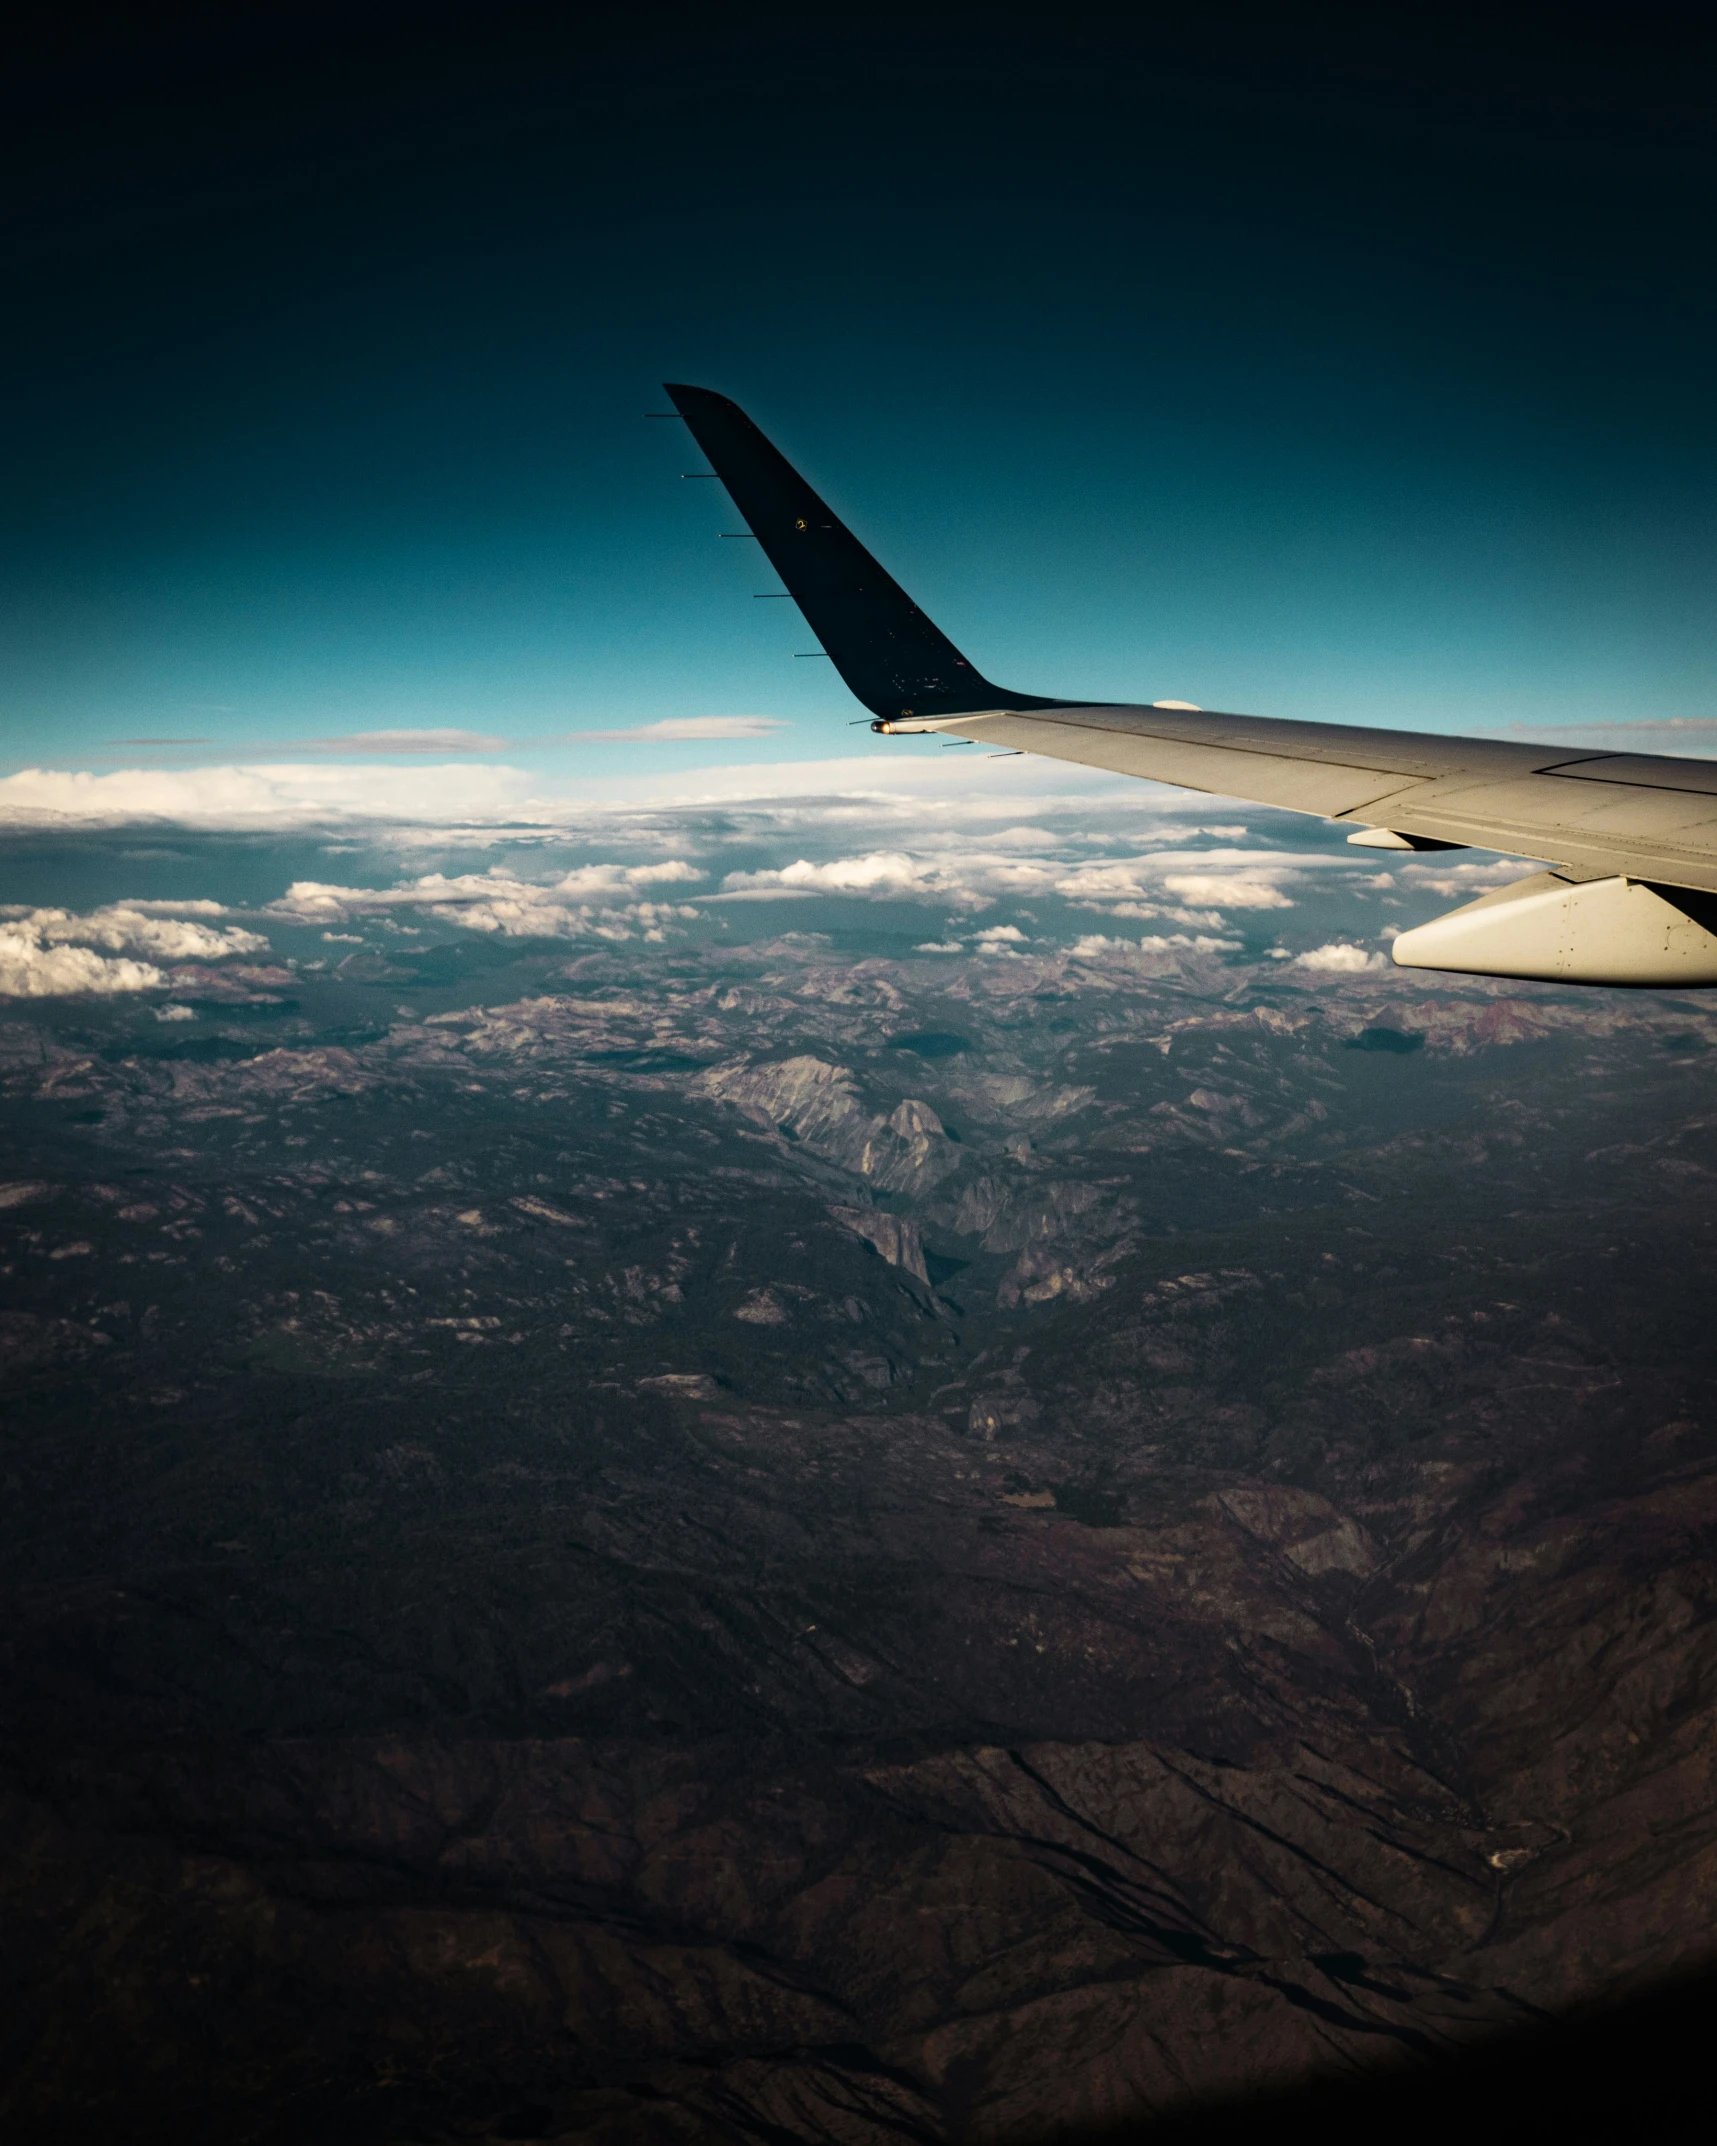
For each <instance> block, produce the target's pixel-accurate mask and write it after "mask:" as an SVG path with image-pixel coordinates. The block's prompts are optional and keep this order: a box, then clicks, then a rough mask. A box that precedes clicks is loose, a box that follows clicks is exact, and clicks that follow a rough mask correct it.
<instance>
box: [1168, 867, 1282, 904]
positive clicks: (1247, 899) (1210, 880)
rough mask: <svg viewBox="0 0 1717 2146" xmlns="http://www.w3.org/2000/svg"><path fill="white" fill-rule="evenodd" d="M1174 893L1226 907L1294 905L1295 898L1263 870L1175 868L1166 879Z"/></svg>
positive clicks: (1171, 891) (1189, 899)
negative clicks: (1247, 872) (1246, 872)
mask: <svg viewBox="0 0 1717 2146" xmlns="http://www.w3.org/2000/svg"><path fill="white" fill-rule="evenodd" d="M1163 885H1164V887H1166V888H1167V890H1168V891H1169V893H1170V894H1180V895H1184V896H1185V897H1186V899H1187V900H1188V901H1189V902H1209V903H1210V904H1212V905H1213V906H1216V905H1220V906H1221V907H1222V908H1224V909H1292V908H1293V906H1294V905H1293V902H1292V900H1291V899H1290V898H1289V897H1288V896H1287V895H1286V894H1284V893H1283V892H1282V890H1281V888H1280V887H1278V886H1276V885H1274V884H1273V883H1272V882H1271V881H1270V880H1269V879H1267V878H1266V877H1264V876H1263V874H1261V873H1260V874H1257V875H1254V876H1248V877H1245V878H1242V877H1241V876H1240V874H1238V873H1234V872H1229V873H1223V872H1171V873H1169V874H1168V875H1166V876H1165V878H1164V880H1163Z"/></svg>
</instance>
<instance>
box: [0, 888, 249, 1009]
mask: <svg viewBox="0 0 1717 2146" xmlns="http://www.w3.org/2000/svg"><path fill="white" fill-rule="evenodd" d="M224 914H225V911H224V910H223V909H222V907H221V905H220V903H219V902H207V901H197V902H114V903H110V904H109V905H108V906H107V907H106V908H103V909H95V910H91V911H90V912H89V913H88V914H87V915H83V916H79V915H77V914H75V913H74V912H73V911H71V910H69V909H24V908H20V907H16V906H14V907H9V908H6V909H0V997H4V998H61V997H65V996H69V995H72V994H79V993H94V994H97V995H100V996H111V995H112V994H114V993H116V992H125V991H157V990H160V989H161V988H162V987H163V986H164V985H165V984H166V982H167V978H166V977H165V976H164V975H163V974H162V972H161V970H160V969H159V968H158V967H157V966H156V965H155V961H152V960H149V959H147V958H144V959H139V958H137V957H139V956H144V957H147V956H149V955H153V956H155V957H156V959H157V960H160V961H223V960H226V959H228V958H229V957H230V956H232V955H234V954H258V953H266V952H267V951H268V941H267V940H266V939H264V938H262V937H261V936H260V935H259V934H258V933H256V932H254V931H243V930H241V929H240V928H239V927H238V926H237V925H227V926H224V927H223V926H215V925H210V924H208V923H206V922H202V921H199V920H200V919H204V918H208V917H211V916H222V915H224Z"/></svg>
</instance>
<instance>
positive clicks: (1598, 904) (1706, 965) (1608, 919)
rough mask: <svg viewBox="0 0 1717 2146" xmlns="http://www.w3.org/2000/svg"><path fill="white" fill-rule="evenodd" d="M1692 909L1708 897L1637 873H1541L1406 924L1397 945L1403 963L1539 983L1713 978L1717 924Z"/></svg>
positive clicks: (1684, 983)
mask: <svg viewBox="0 0 1717 2146" xmlns="http://www.w3.org/2000/svg"><path fill="white" fill-rule="evenodd" d="M1695 908H1697V909H1699V910H1700V911H1702V912H1704V911H1709V909H1710V908H1711V904H1710V902H1709V899H1708V898H1704V897H1700V896H1697V895H1695V896H1692V897H1689V896H1687V895H1686V894H1685V893H1683V892H1681V890H1678V889H1659V888H1656V887H1649V886H1646V885H1644V884H1643V883H1642V882H1641V881H1639V880H1633V879H1621V878H1616V879H1587V880H1570V879H1564V878H1563V877H1562V876H1561V875H1560V874H1558V873H1556V872H1535V873H1534V874H1533V876H1532V877H1531V878H1530V879H1521V880H1516V882H1515V883H1514V885H1513V886H1511V887H1499V888H1498V889H1497V890H1496V892H1495V893H1494V894H1485V895H1481V896H1480V897H1479V899H1478V900H1477V901H1476V902H1469V903H1468V904H1467V905H1466V907H1465V908H1464V909H1455V910H1452V911H1451V912H1450V913H1449V915H1447V916H1446V917H1437V918H1435V919H1434V920H1433V921H1432V922H1431V923H1429V924H1421V925H1420V926H1419V927H1418V928H1417V930H1415V931H1404V932H1403V933H1402V934H1401V936H1400V937H1399V938H1398V939H1397V940H1396V941H1395V946H1394V954H1395V959H1396V961H1397V962H1398V963H1399V964H1400V966H1401V967H1402V968H1404V969H1450V970H1455V971H1458V972H1460V973H1462V974H1465V975H1469V976H1519V977H1524V978H1530V979H1532V980H1534V981H1537V982H1541V983H1562V984H1632V985H1645V986H1653V985H1655V986H1656V987H1657V988H1658V989H1660V990H1661V989H1663V988H1664V987H1666V986H1667V987H1670V988H1673V987H1675V986H1678V985H1679V986H1681V987H1683V988H1686V987H1689V986H1698V985H1710V984H1717V933H1713V932H1712V931H1710V930H1708V929H1707V928H1706V925H1705V923H1703V922H1702V921H1701V920H1700V917H1699V916H1697V915H1694V914H1692V913H1690V912H1691V911H1692V910H1694V909H1695ZM1713 921H1717V917H1714V919H1713Z"/></svg>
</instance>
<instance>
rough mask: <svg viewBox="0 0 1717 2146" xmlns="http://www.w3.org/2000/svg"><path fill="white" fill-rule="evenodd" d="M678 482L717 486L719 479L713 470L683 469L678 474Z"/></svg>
mask: <svg viewBox="0 0 1717 2146" xmlns="http://www.w3.org/2000/svg"><path fill="white" fill-rule="evenodd" d="M680 482H681V483H682V484H719V483H720V482H721V479H720V478H719V477H718V476H717V475H716V473H715V471H714V470H713V469H683V470H681V472H680Z"/></svg>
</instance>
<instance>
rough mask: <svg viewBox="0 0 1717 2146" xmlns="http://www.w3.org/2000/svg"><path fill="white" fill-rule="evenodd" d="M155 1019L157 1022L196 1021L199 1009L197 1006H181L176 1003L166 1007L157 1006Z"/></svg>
mask: <svg viewBox="0 0 1717 2146" xmlns="http://www.w3.org/2000/svg"><path fill="white" fill-rule="evenodd" d="M155 1018H156V1020H157V1021H194V1020H195V1019H196V1018H197V1009H196V1008H195V1006H181V1005H179V1004H178V1003H177V1002H176V1001H174V1002H170V1003H169V1004H167V1005H165V1006H157V1007H156V1009H155Z"/></svg>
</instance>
